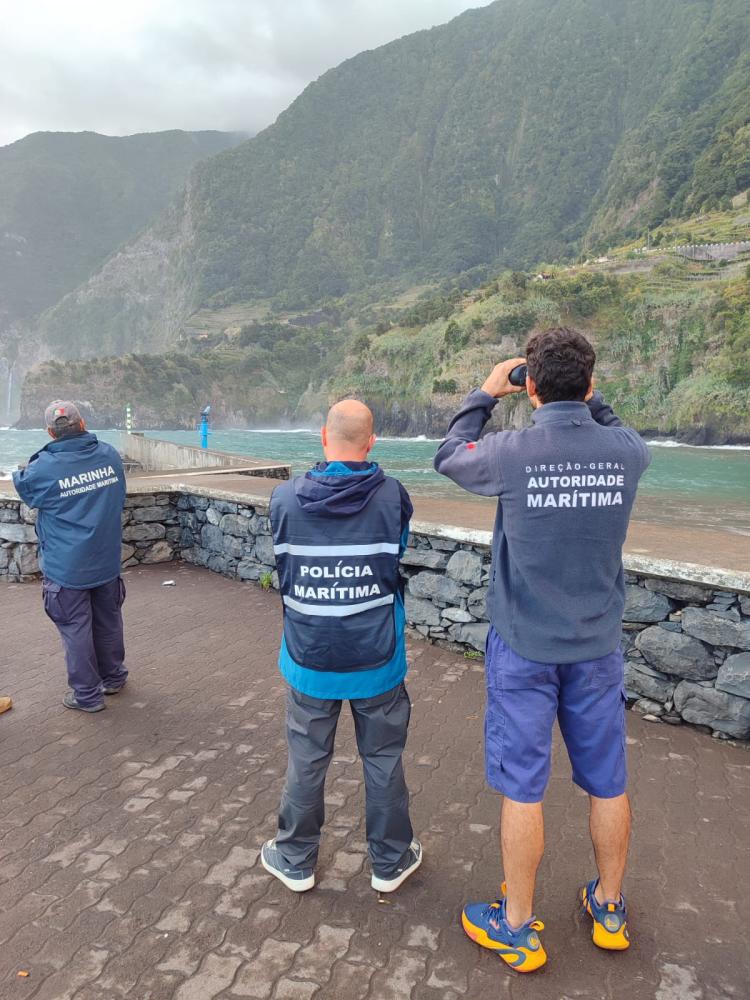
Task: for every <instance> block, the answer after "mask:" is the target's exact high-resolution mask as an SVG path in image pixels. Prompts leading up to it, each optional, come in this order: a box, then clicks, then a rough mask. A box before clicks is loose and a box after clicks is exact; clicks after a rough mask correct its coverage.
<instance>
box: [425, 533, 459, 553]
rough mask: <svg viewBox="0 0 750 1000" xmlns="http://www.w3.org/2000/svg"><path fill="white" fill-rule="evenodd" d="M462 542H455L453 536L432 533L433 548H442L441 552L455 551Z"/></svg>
mask: <svg viewBox="0 0 750 1000" xmlns="http://www.w3.org/2000/svg"><path fill="white" fill-rule="evenodd" d="M460 544H461V543H460V542H454V541H453V539H452V538H438V537H437V535H430V545H431V546H432V547H433V549H440V551H441V552H455V551H456V549H457V548H458V546H459V545H460Z"/></svg>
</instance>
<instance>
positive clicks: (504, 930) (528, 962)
mask: <svg viewBox="0 0 750 1000" xmlns="http://www.w3.org/2000/svg"><path fill="white" fill-rule="evenodd" d="M501 892H502V898H501V899H498V900H497V901H496V902H494V903H468V904H467V905H466V906H465V907H464V910H463V913H462V914H461V923H462V924H463V928H464V930H465V931H466V933H467V934H468V935H469V937H470V938H471V940H472V941H476V943H477V944H478V945H480V946H481V947H482V948H489V949H490V951H495V952H497V954H498V955H499V956H500V958H502V960H503V961H504V962H506V963H507V964H508V965H509V966H510V967H511V968H512V969H515V970H516V972H534V971H535V970H536V969H540V968H541V967H542V966H543V965H544V963H545V962H546V961H547V953H546V952H545V950H544V948H543V947H542V942H541V941H540V939H539V931H542V930H544V924H543V923H542V921H541V920H537V919H536V917H532V918H531V919H530V920H527V921H526V923H525V924H523V925H522V926H521V927H519V928H518V930H515V931H514V930H511V928H510V926H509V925H508V922H507V920H506V919H505V882H503V884H502V887H501Z"/></svg>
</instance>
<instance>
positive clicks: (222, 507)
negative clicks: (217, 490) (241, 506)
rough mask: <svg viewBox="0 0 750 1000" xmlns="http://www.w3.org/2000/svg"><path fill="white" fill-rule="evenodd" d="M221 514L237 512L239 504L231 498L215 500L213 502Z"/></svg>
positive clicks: (213, 505)
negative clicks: (230, 499) (231, 500)
mask: <svg viewBox="0 0 750 1000" xmlns="http://www.w3.org/2000/svg"><path fill="white" fill-rule="evenodd" d="M211 506H212V507H214V508H215V509H216V510H218V512H219V513H220V514H236V513H237V504H236V503H232V502H230V501H229V500H214V501H213V502H212V504H211Z"/></svg>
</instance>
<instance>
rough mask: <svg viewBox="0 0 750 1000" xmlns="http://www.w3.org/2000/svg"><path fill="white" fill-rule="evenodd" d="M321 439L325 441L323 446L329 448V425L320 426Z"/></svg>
mask: <svg viewBox="0 0 750 1000" xmlns="http://www.w3.org/2000/svg"><path fill="white" fill-rule="evenodd" d="M320 440H321V441H322V443H323V447H324V448H327V447H328V428H327V427H321V428H320Z"/></svg>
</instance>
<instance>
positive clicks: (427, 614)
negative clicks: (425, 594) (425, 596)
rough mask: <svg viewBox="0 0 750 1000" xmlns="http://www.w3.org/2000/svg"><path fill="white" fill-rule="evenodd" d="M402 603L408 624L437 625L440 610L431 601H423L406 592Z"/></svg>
mask: <svg viewBox="0 0 750 1000" xmlns="http://www.w3.org/2000/svg"><path fill="white" fill-rule="evenodd" d="M404 605H405V607H406V620H407V622H409V624H410V625H439V624H440V612H439V611H438V609H437V608H436V607H435V605H434V604H433V603H432V602H431V601H423V600H421V599H420V598H419V597H414V596H413V595H412V594H410V593H409V592H408V591H407V592H406V596H405V600H404Z"/></svg>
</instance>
